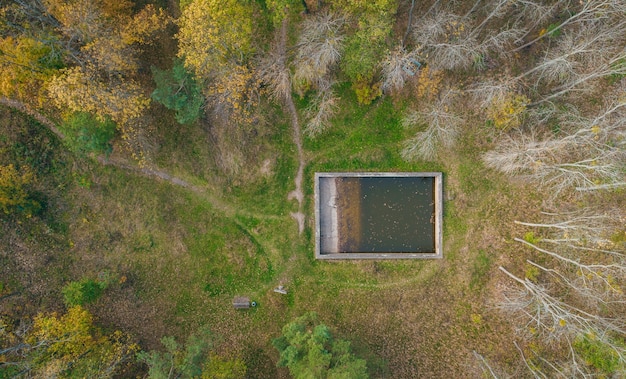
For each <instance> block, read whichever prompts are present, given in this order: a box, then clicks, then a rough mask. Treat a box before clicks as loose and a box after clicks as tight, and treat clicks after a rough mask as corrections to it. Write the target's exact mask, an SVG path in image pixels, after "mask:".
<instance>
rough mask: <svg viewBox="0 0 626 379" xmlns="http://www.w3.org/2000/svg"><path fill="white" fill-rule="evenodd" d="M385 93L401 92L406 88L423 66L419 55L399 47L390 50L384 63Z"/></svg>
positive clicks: (383, 88)
mask: <svg viewBox="0 0 626 379" xmlns="http://www.w3.org/2000/svg"><path fill="white" fill-rule="evenodd" d="M381 65H382V76H383V84H382V86H381V89H382V90H383V91H384V92H390V91H399V90H401V89H402V88H404V85H405V84H406V82H407V80H409V78H410V77H412V76H414V75H415V74H416V73H417V71H418V70H419V68H420V66H421V64H420V63H419V62H418V60H417V53H416V52H415V51H410V50H407V49H405V48H404V47H403V46H398V47H396V48H395V49H394V50H390V51H389V52H388V53H387V56H386V57H385V60H384V61H383V62H382V64H381Z"/></svg>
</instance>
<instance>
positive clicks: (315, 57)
mask: <svg viewBox="0 0 626 379" xmlns="http://www.w3.org/2000/svg"><path fill="white" fill-rule="evenodd" d="M344 23H345V20H344V18H343V17H339V16H337V15H335V14H333V13H329V12H320V13H318V14H316V15H314V16H312V17H311V18H307V19H306V20H305V21H304V22H303V26H302V32H301V33H300V37H299V39H298V44H297V46H296V56H295V58H294V61H293V65H294V67H295V73H294V78H293V81H294V85H295V86H300V87H302V86H303V87H305V88H306V87H308V86H313V87H318V86H319V85H320V80H325V79H324V78H325V77H326V76H327V75H328V74H329V73H330V70H331V68H332V67H333V66H334V65H336V64H337V63H338V62H339V58H340V57H341V54H342V50H343V39H344V37H343V32H342V28H343V25H344Z"/></svg>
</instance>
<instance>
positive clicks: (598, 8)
mask: <svg viewBox="0 0 626 379" xmlns="http://www.w3.org/2000/svg"><path fill="white" fill-rule="evenodd" d="M531 3H532V2H531V1H524V2H523V4H524V5H525V7H526V8H527V9H529V10H533V8H534V9H542V8H543V7H542V6H540V5H536V4H531ZM554 5H555V6H558V7H560V6H561V5H563V6H564V10H566V11H567V12H568V14H569V17H566V18H565V19H564V20H563V21H561V22H560V23H559V24H558V25H555V26H554V27H552V28H551V30H550V33H547V32H544V33H540V34H539V36H538V37H536V38H534V39H533V40H532V41H530V42H528V43H525V44H524V45H522V46H519V47H517V48H516V49H514V50H513V51H519V50H521V49H523V48H526V47H528V46H530V45H532V44H534V43H535V42H537V41H539V40H541V39H543V38H545V37H546V36H549V35H550V34H551V33H555V32H557V31H559V30H561V29H563V28H564V27H566V26H571V25H574V24H577V25H580V26H582V27H590V26H592V25H597V23H598V22H606V20H607V19H612V18H622V17H623V14H624V12H626V4H624V2H623V1H620V0H588V1H580V2H573V1H557V2H556V3H555V4H554Z"/></svg>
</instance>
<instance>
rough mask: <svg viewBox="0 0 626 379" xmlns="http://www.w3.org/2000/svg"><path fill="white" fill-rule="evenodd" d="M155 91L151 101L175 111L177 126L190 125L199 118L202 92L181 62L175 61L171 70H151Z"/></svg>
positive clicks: (154, 68) (202, 98)
mask: <svg viewBox="0 0 626 379" xmlns="http://www.w3.org/2000/svg"><path fill="white" fill-rule="evenodd" d="M152 75H153V77H154V82H155V83H156V86H157V87H156V89H155V90H154V92H152V99H154V100H155V101H158V102H159V103H161V104H163V105H164V106H165V107H166V108H167V109H171V110H173V111H176V116H175V117H176V121H178V123H179V124H190V123H192V122H195V121H196V120H197V119H198V118H199V117H200V110H201V109H202V104H204V97H203V96H202V90H201V89H200V86H199V85H198V84H197V83H196V81H195V80H194V78H193V76H192V75H191V74H190V73H189V72H187V70H185V66H184V65H183V62H182V61H180V60H176V61H175V62H174V66H173V67H172V69H171V70H166V71H163V70H159V69H158V68H156V67H153V68H152Z"/></svg>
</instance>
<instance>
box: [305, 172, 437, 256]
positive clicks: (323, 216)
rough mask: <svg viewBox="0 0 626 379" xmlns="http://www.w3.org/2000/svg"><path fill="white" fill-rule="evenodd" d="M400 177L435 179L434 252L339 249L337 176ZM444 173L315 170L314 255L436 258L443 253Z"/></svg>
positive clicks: (339, 221)
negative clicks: (371, 251)
mask: <svg viewBox="0 0 626 379" xmlns="http://www.w3.org/2000/svg"><path fill="white" fill-rule="evenodd" d="M376 177H383V178H384V177H389V178H402V177H421V178H433V179H434V194H433V195H434V213H433V215H434V220H433V221H434V246H435V251H434V252H427V253H419V252H415V253H412V252H408V253H365V252H363V253H356V252H343V253H342V252H340V243H341V242H340V241H341V239H342V238H341V237H342V236H340V235H339V234H340V228H339V225H340V223H341V220H339V219H338V218H339V217H341V215H340V212H339V211H338V209H337V204H338V203H339V201H340V199H339V200H338V199H337V184H336V180H338V178H376ZM442 231H443V174H442V173H441V172H318V173H315V242H316V243H315V258H316V259H322V260H340V259H439V258H442V257H443V235H442Z"/></svg>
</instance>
